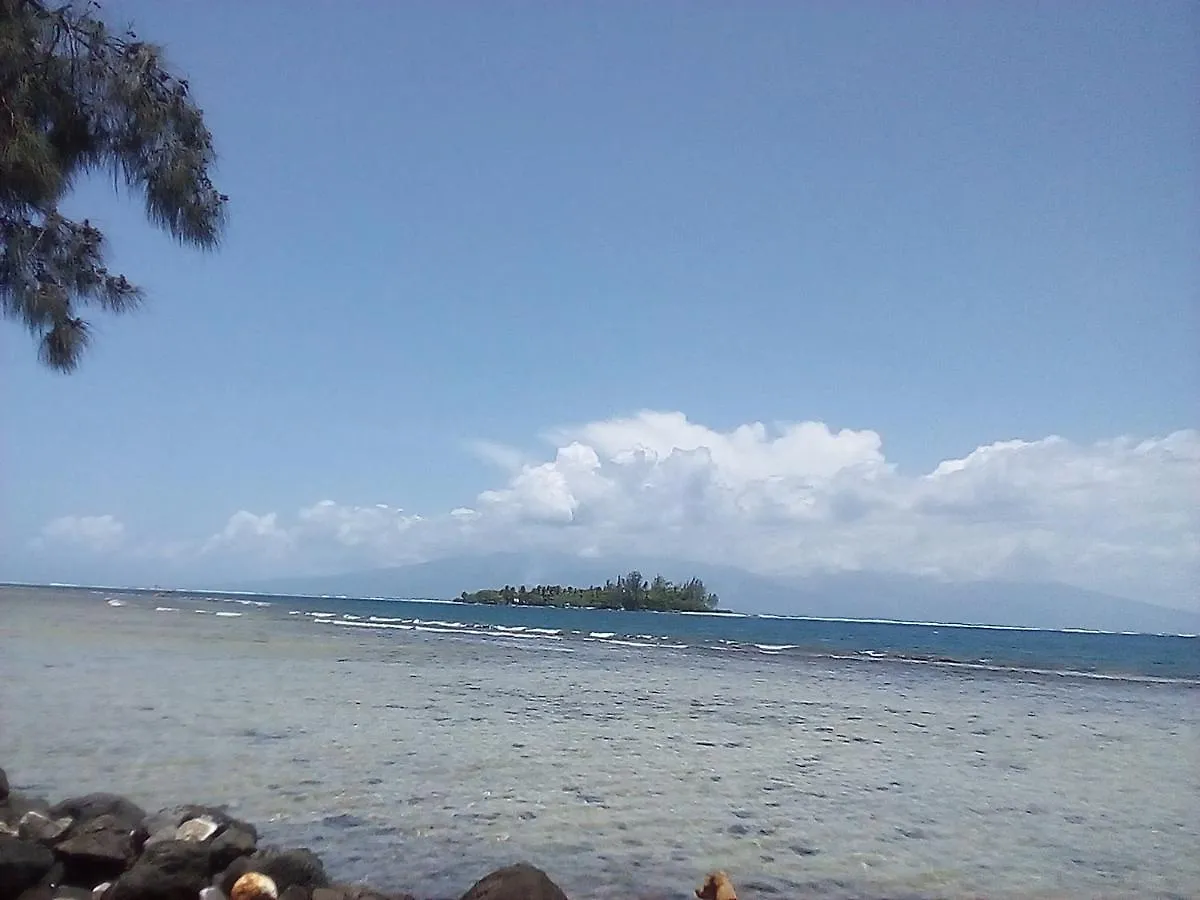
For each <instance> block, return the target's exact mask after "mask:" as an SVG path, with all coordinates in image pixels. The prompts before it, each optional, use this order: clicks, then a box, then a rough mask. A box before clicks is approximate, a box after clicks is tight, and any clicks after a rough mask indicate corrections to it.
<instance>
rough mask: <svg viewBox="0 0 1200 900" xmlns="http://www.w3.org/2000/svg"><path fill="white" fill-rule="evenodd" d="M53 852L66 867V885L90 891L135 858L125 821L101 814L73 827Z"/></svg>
mask: <svg viewBox="0 0 1200 900" xmlns="http://www.w3.org/2000/svg"><path fill="white" fill-rule="evenodd" d="M57 808H58V807H51V809H57ZM54 852H55V854H57V856H58V858H59V859H60V860H61V861H62V862H63V864H64V866H65V868H66V871H65V872H64V875H63V878H64V883H65V884H68V885H82V886H84V887H88V888H91V887H94V886H95V885H97V884H99V883H100V882H101V881H108V880H111V879H113V878H116V877H117V876H118V875H120V874H121V873H122V872H124V871H125V869H126V868H128V867H129V864H130V863H131V862H133V858H134V847H133V838H132V836H131V834H130V831H129V826H128V823H127V822H125V821H122V820H121V819H120V818H118V817H117V816H114V815H110V814H107V813H103V814H101V815H98V816H96V817H95V818H92V819H88V820H85V821H84V822H83V824H81V825H77V826H76V827H75V828H73V829H72V831H71V836H70V837H69V838H67V839H66V840H65V841H62V842H61V843H59V844H58V845H57V846H56V847H55V848H54Z"/></svg>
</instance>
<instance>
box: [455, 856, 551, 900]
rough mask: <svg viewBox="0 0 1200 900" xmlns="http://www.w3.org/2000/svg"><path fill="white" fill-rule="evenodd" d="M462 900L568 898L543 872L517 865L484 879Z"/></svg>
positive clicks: (524, 865) (526, 865) (527, 864)
mask: <svg viewBox="0 0 1200 900" xmlns="http://www.w3.org/2000/svg"><path fill="white" fill-rule="evenodd" d="M462 900H567V895H566V894H564V893H563V892H562V888H560V887H559V886H558V885H557V884H555V883H554V882H553V881H551V880H550V876H549V875H547V874H546V873H545V872H543V871H542V870H541V869H539V868H537V867H536V866H531V865H530V864H529V863H517V864H516V865H514V866H507V867H505V868H503V869H497V870H496V871H495V872H492V873H491V874H489V875H485V876H483V878H481V879H479V881H477V882H475V884H473V885H472V886H471V887H470V889H469V890H468V891H467V892H466V893H465V894H463V895H462Z"/></svg>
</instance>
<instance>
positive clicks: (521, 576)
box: [223, 553, 1200, 634]
mask: <svg viewBox="0 0 1200 900" xmlns="http://www.w3.org/2000/svg"><path fill="white" fill-rule="evenodd" d="M633 569H637V570H638V571H640V572H641V573H642V574H643V575H644V576H645V577H647V578H650V577H653V576H654V575H655V574H658V573H661V574H663V575H665V576H666V577H667V578H669V579H671V580H673V581H682V580H686V579H688V578H691V577H693V576H695V577H698V578H701V579H702V580H703V581H704V583H705V585H706V586H707V587H708V589H709V590H712V591H714V592H715V593H717V594H718V595H719V596H720V598H721V609H723V610H735V611H738V612H752V613H768V614H776V615H799V616H811V617H819V618H851V619H891V620H896V621H912V622H942V623H947V624H961V625H993V626H1009V627H1030V628H1055V629H1061V628H1081V629H1094V630H1098V631H1139V632H1163V633H1182V634H1195V633H1198V632H1200V612H1192V611H1190V610H1181V609H1175V608H1171V607H1165V606H1158V605H1155V604H1151V603H1146V602H1143V601H1138V600H1130V599H1126V598H1123V597H1117V596H1114V595H1111V594H1105V593H1102V592H1099V591H1091V590H1087V589H1084V588H1077V587H1073V586H1070V585H1064V584H1058V583H1052V582H1017V581H999V580H990V581H974V582H947V581H940V580H936V579H932V578H923V577H920V576H913V575H900V574H876V573H864V572H847V573H837V574H821V575H813V576H810V577H807V578H802V579H795V580H788V579H780V578H770V577H766V576H761V575H756V574H754V573H751V572H747V571H744V570H742V569H736V568H733V567H729V566H720V565H715V564H710V563H694V562H686V561H680V560H672V559H649V558H641V559H639V558H635V557H605V558H593V557H578V556H570V555H567V554H519V553H497V554H489V555H484V556H467V557H450V558H444V559H439V560H433V561H430V562H424V563H416V564H413V565H408V566H395V567H388V568H379V569H366V570H360V571H355V572H345V573H340V574H335V575H317V576H296V577H288V578H273V579H268V580H260V581H255V582H247V581H241V582H238V583H237V584H229V585H225V586H223V587H226V588H227V589H229V590H254V591H259V592H263V593H280V594H305V595H314V596H320V595H339V596H347V597H390V598H397V599H453V598H455V597H458V596H459V595H460V594H461V593H462V592H463V591H468V592H472V591H477V590H483V589H487V588H498V587H502V586H503V585H505V584H511V585H514V586H517V585H521V584H525V585H534V584H562V585H568V584H570V585H579V586H585V585H590V584H602V583H603V582H604V581H605V579H607V578H611V577H615V576H616V575H619V574H623V573H625V572H628V571H631V570H633Z"/></svg>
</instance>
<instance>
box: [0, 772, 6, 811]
mask: <svg viewBox="0 0 1200 900" xmlns="http://www.w3.org/2000/svg"><path fill="white" fill-rule="evenodd" d="M7 799H8V773H7V772H5V771H4V770H3V769H0V803H3V802H4V801H5V800H7Z"/></svg>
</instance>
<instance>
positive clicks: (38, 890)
mask: <svg viewBox="0 0 1200 900" xmlns="http://www.w3.org/2000/svg"><path fill="white" fill-rule="evenodd" d="M17 900H54V888H52V887H46V885H44V884H39V885H38V886H37V887H31V888H30V889H29V890H27V891H24V892H23V893H22V894H21V895H20V896H18V897H17Z"/></svg>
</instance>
